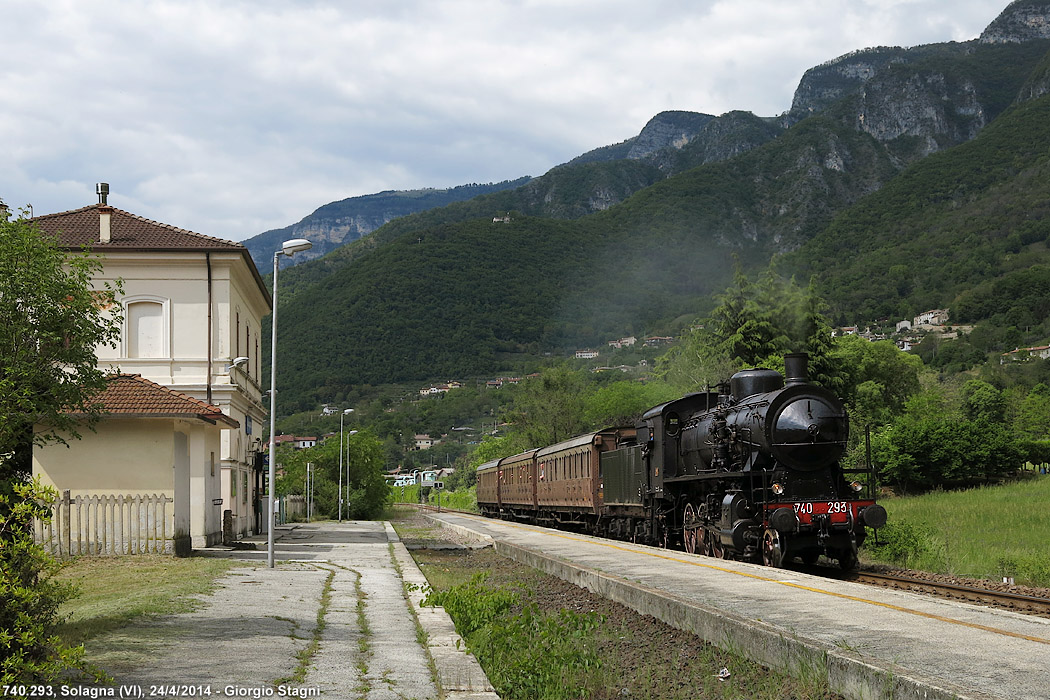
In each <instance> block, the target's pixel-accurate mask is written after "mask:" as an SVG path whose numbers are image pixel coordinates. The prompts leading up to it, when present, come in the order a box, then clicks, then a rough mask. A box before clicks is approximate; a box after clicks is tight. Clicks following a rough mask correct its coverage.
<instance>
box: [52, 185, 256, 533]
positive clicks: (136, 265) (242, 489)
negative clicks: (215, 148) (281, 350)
mask: <svg viewBox="0 0 1050 700" xmlns="http://www.w3.org/2000/svg"><path fill="white" fill-rule="evenodd" d="M100 189H101V188H100ZM105 189H106V193H100V196H99V198H100V201H99V203H98V204H95V205H91V206H87V207H83V208H81V209H75V210H72V211H67V212H61V213H58V214H47V215H43V216H38V217H35V218H33V219H32V222H33V223H34V224H35V225H36V226H37V228H38V229H39V230H40V231H41V232H43V233H46V234H50V235H52V236H54V237H55V238H57V239H58V242H59V245H60V247H61V248H63V249H65V250H68V251H71V252H73V251H79V250H81V249H82V248H85V247H86V248H87V249H89V250H90V251H91V252H92V253H96V254H100V255H102V256H103V268H102V270H101V272H100V273H99V274H98V281H99V282H100V283H101V281H102V280H106V281H110V282H112V281H114V280H116V279H118V278H119V279H121V280H123V287H124V289H123V295H122V296H121V298H120V299H119V300H118V301H119V303H120V304H121V307H122V311H123V314H124V328H123V332H122V336H121V340H120V345H119V347H118V348H116V349H113V348H110V347H101V348H98V349H97V354H98V358H99V364H100V366H102V367H104V368H107V369H110V370H111V371H113V372H114V373H116V374H136V375H139V376H140V377H141V378H142V379H144V380H148V381H150V382H152V383H154V384H157V385H160V386H161V387H165V388H167V389H170V390H172V391H175V392H178V393H180V394H182V395H185V396H187V397H189V398H190V399H194V400H197V401H201V402H203V403H204V404H207V405H208V406H214V407H217V408H218V409H219V410H220V411H221V412H222V414H223V415H224V416H227V417H228V418H229V419H231V420H232V421H233V422H234V423H236V425H237V426H238V427H237V428H236V429H229V430H222V431H221V433H220V435H219V436H218V440H217V445H216V447H215V450H214V451H215V452H216V461H215V469H216V474H217V475H218V476H217V478H218V479H219V481H220V482H221V483H220V485H219V487H218V489H217V491H216V493H215V494H214V498H213V501H212V502H209V504H208V510H207V512H206V513H200V514H198V515H199V517H200V518H203V520H202V521H201V522H194V523H192V527H191V531H193V532H199V533H201V534H199V535H195V536H194V537H193V544H194V546H203V545H205V544H212V543H213V542H215V541H218V540H219V538H220V532H221V527H220V525H219V524H220V523H222V522H223V521H224V519H225V520H226V521H227V522H228V523H229V528H228V529H229V532H228V533H227V534H228V535H229V536H231V537H238V536H242V535H246V534H248V533H250V532H264V531H265V530H264V528H265V523H264V518H263V517H262V513H263V512H264V511H265V501H264V498H265V489H266V484H265V481H264V477H265V467H264V461H263V452H262V439H261V438H262V435H261V432H262V428H263V425H264V421H265V418H266V414H267V409H266V407H265V406H264V405H263V403H262V389H261V386H260V384H261V381H262V378H261V373H262V351H261V345H262V337H261V336H262V320H263V318H264V317H265V316H267V315H269V313H270V310H271V300H270V294H269V291H268V290H267V287H266V285H265V284H264V282H263V280H262V277H261V276H260V274H259V271H258V270H257V269H256V267H255V263H253V262H252V259H251V256H250V255H249V253H248V250H247V248H245V247H244V246H242V245H241V244H239V243H233V242H231V241H227V240H223V239H221V238H215V237H213V236H206V235H203V234H200V233H194V232H192V231H187V230H185V229H181V228H178V227H176V226H172V225H170V224H163V223H159V222H156V221H151V220H149V219H146V218H144V217H141V216H138V215H136V214H132V213H130V212H127V211H123V210H121V209H117V208H115V207H112V206H110V205H109V204H108V203H107V194H108V187H106V188H105ZM220 422H221V421H220ZM176 432H178V429H177V428H176ZM186 436H187V437H186V439H189V434H188V433H186ZM173 439H174V440H176V441H178V440H180V439H182V438H173ZM96 440H102V441H103V446H98V445H95V444H93V443H94V441H96ZM109 442H110V438H109V437H108V436H107V435H106V434H99V435H97V436H96V435H92V434H90V433H88V434H86V435H85V436H84V439H83V440H80V441H77V442H74V443H71V445H70V449H69V450H68V451H66V452H64V453H63V454H64V455H65V458H66V459H68V460H69V461H70V462H71V463H73V462H76V461H78V460H79V457H78V455H79V454H80V452H81V451H84V452H92V451H94V452H101V451H103V450H104V449H107V448H106V447H105V445H108V444H109ZM113 449H114V452H117V451H119V450H117V448H116V447H114V448H113ZM211 452H212V450H211V449H208V450H203V451H197V452H193V451H191V452H190V453H189V456H188V459H189V460H190V464H189V467H188V469H189V471H190V472H191V473H200V472H202V471H208V473H210V469H211V467H210V466H209V467H208V468H207V469H206V470H205V468H204V467H203V466H202V465H201V463H200V461H201V460H204V461H207V460H209V459H210V455H211ZM158 454H159V453H158ZM131 468H132V467H131V466H129V463H126V462H121V461H119V460H110V461H109V462H108V463H106V464H99V465H98V466H97V467H95V469H97V470H99V472H98V473H97V475H96V476H97V478H96V479H95V481H96V482H97V483H111V482H112V481H113V479H112V478H111V475H110V474H108V473H106V472H109V471H114V472H120V471H127V470H129V469H131ZM136 468H140V467H136ZM163 468H167V469H171V463H167V464H166V467H165V466H164V465H158V466H157V469H158V470H162V469H163ZM157 473H159V471H158V472H157ZM77 483H78V484H81V485H83V484H84V483H86V482H85V481H84V480H83V479H79V480H78V481H77ZM165 483H166V482H165ZM55 485H56V486H57V487H58V488H60V489H65V488H69V486H68V485H65V484H62V483H56V484H55ZM157 488H159V489H160V488H166V487H165V486H164V484H163V483H161V482H158V483H157ZM178 495H179V491H178V490H176V492H175V496H176V497H177V496H178ZM183 507H184V506H183V505H182V504H179V503H176V504H175V509H176V511H177V512H180V509H182V508H183ZM224 511H229V514H228V517H226V518H224ZM198 515H193V511H192V509H191V517H198Z"/></svg>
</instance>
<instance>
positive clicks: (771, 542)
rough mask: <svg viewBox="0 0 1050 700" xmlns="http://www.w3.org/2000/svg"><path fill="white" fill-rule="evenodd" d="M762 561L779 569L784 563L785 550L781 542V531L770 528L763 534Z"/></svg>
mask: <svg viewBox="0 0 1050 700" xmlns="http://www.w3.org/2000/svg"><path fill="white" fill-rule="evenodd" d="M762 563H763V564H765V565H766V566H772V567H773V568H775V569H779V568H780V567H781V566H783V565H784V550H783V548H782V547H781V544H780V533H779V532H777V531H776V530H774V529H773V528H768V529H767V530H766V531H765V533H763V535H762Z"/></svg>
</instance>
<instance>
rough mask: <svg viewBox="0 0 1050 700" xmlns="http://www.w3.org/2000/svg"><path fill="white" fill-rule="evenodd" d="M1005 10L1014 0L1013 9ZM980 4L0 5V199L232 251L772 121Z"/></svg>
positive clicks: (178, 1) (961, 22)
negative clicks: (436, 196)
mask: <svg viewBox="0 0 1050 700" xmlns="http://www.w3.org/2000/svg"><path fill="white" fill-rule="evenodd" d="M1004 6H1005V3H1004ZM1001 9H1002V8H1001V7H999V8H993V9H989V8H988V6H987V3H986V2H983V1H982V0H950V1H949V0H861V1H859V2H858V1H857V0H797V1H795V2H790V3H788V2H783V0H701V1H699V2H696V1H693V2H690V1H688V0H650V1H649V2H646V3H640V2H636V1H635V0H516V1H514V0H507V1H504V2H491V1H489V0H430V1H427V2H422V1H420V0H416V1H414V2H412V1H399V2H395V3H391V2H383V1H380V0H374V1H370V2H366V1H356V2H321V1H319V0H315V1H312V2H294V3H289V2H284V1H281V2H278V1H277V0H239V1H237V0H230V1H226V2H222V3H215V2H206V1H204V0H197V1H196V2H187V1H185V0H150V1H145V2H143V1H142V0H96V1H95V2H92V3H82V2H76V0H51V1H49V2H47V3H43V2H36V1H33V0H9V2H7V3H5V18H4V23H5V29H6V30H7V31H6V32H5V50H4V52H3V55H2V56H0V91H2V92H3V94H4V95H5V109H4V110H3V112H2V113H0V142H2V143H3V144H4V149H3V151H2V152H3V153H4V155H2V156H0V166H2V167H0V197H2V198H3V199H4V200H5V201H6V202H8V203H9V204H11V205H12V206H16V207H17V206H21V205H23V204H27V203H32V204H33V206H34V209H35V211H36V213H38V214H39V213H45V212H51V211H61V210H65V209H72V208H76V207H79V206H84V205H86V204H90V203H92V202H93V201H94V183H95V182H96V181H99V180H107V181H109V182H110V183H111V185H112V195H111V199H110V201H111V203H113V204H114V205H115V206H118V207H121V208H124V209H128V210H130V211H134V212H135V213H138V214H141V215H143V216H147V217H150V218H154V219H157V220H160V221H164V222H166V223H170V224H173V225H176V226H182V227H185V228H189V229H192V230H196V231H200V232H202V233H207V234H211V235H217V236H223V237H228V238H232V239H236V240H240V239H243V238H246V237H249V236H252V235H254V234H256V233H259V232H261V231H263V230H266V229H269V228H275V227H279V226H284V225H287V224H290V223H293V222H295V221H297V220H298V219H300V218H302V217H303V216H304V215H306V214H307V213H309V212H310V211H312V210H313V209H314V208H316V207H318V206H321V205H322V204H325V203H327V202H329V201H332V200H335V199H341V198H343V197H349V196H354V195H360V194H368V193H371V192H376V191H380V190H384V189H409V188H414V187H423V186H435V187H443V186H452V185H456V184H461V183H464V182H487V181H492V180H502V179H508V178H515V177H518V176H520V175H525V174H530V175H539V174H542V173H543V172H545V171H546V170H547V169H549V168H550V167H553V166H554V165H557V164H558V163H561V162H564V161H566V160H569V159H570V158H572V157H574V156H576V155H578V154H580V153H582V152H584V151H587V150H590V149H592V148H595V147H598V146H602V145H607V144H610V143H615V142H619V141H622V140H623V139H625V138H628V137H630V136H632V135H634V134H636V133H637V132H638V130H639V129H640V128H641V127H642V126H643V125H644V124H645V122H646V121H648V120H649V119H650V118H651V117H652V116H654V115H655V114H657V113H658V112H660V111H662V110H665V109H684V110H692V111H703V112H709V113H715V114H718V113H722V112H725V111H728V110H732V109H745V110H750V111H754V112H756V113H757V114H761V115H773V114H777V113H780V112H782V111H784V110H785V109H787V108H788V107H789V106H790V103H791V95H792V92H793V90H794V88H795V86H796V85H797V83H798V80H799V78H801V76H802V73H803V72H804V71H805V70H806V69H807V68H809V67H811V66H813V65H816V64H818V63H821V62H823V61H825V60H828V59H831V58H834V57H836V56H838V55H841V54H843V53H846V52H848V51H851V50H853V49H857V48H863V47H867V46H873V45H883V44H889V45H902V46H912V45H916V44H921V43H931V42H937V41H945V40H965V39H969V38H973V37H975V36H976V35H977V34H978V33H979V32H980V31H981V30H982V29H983V28H984V26H986V25H987V24H988V23H989V22H990V21H991V20H992V19H994V17H995V16H996V15H997V14H998V12H999V11H1000V10H1001Z"/></svg>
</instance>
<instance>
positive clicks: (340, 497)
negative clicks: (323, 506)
mask: <svg viewBox="0 0 1050 700" xmlns="http://www.w3.org/2000/svg"><path fill="white" fill-rule="evenodd" d="M353 412H354V409H352V408H347V409H345V410H344V411H343V412H342V413H340V414H339V522H343V416H345V415H346V414H347V413H353Z"/></svg>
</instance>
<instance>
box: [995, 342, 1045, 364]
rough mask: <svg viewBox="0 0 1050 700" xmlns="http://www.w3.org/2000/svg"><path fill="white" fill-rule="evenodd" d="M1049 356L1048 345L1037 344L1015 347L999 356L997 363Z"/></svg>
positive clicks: (1025, 360) (1042, 358)
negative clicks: (1028, 346) (1034, 345)
mask: <svg viewBox="0 0 1050 700" xmlns="http://www.w3.org/2000/svg"><path fill="white" fill-rule="evenodd" d="M1048 357H1050V345H1039V346H1036V347H1031V348H1017V349H1016V350H1011V351H1010V352H1004V353H1003V354H1002V355H1000V356H999V364H1001V365H1004V364H1006V363H1007V362H1027V361H1028V360H1034V359H1036V358H1038V359H1040V360H1045V359H1047V358H1048Z"/></svg>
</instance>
